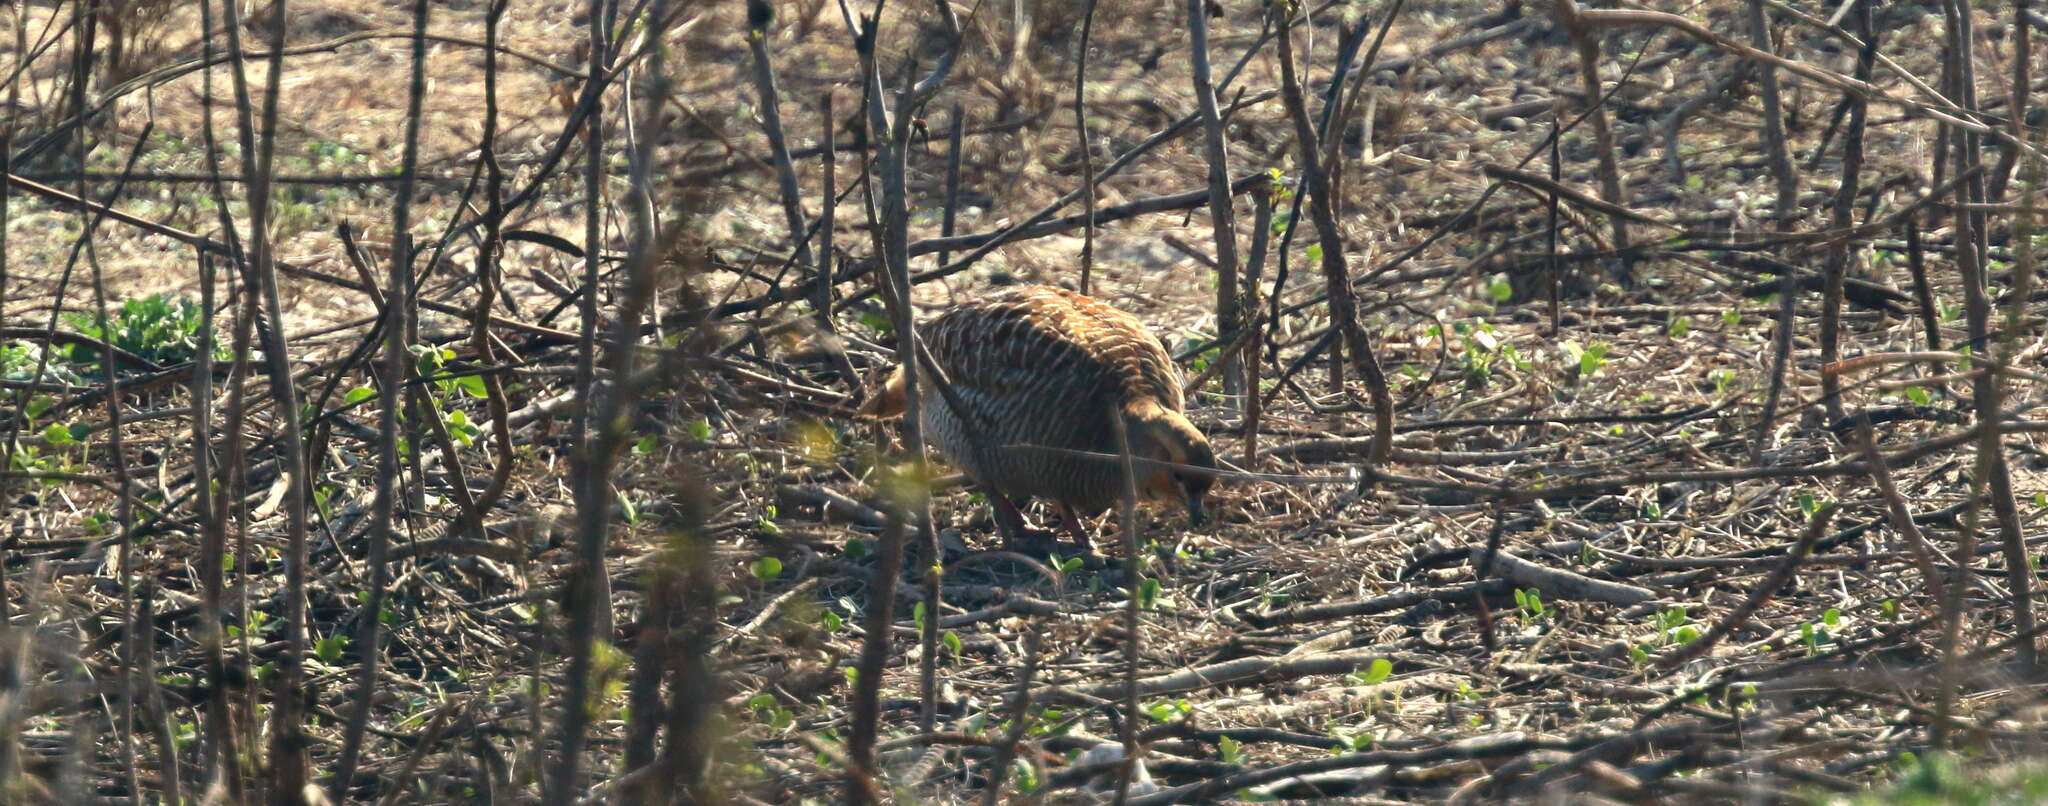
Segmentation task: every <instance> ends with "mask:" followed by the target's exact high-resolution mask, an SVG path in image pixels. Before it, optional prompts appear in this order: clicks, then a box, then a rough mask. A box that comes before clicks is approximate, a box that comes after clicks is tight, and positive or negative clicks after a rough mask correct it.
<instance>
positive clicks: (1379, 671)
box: [1358, 658, 1394, 686]
mask: <svg viewBox="0 0 2048 806" xmlns="http://www.w3.org/2000/svg"><path fill="white" fill-rule="evenodd" d="M1393 673H1394V662H1393V661H1390V660H1387V659H1386V658H1373V659H1372V663H1371V664H1368V665H1367V666H1366V667H1365V673H1364V674H1362V675H1359V677H1358V682H1360V683H1362V684H1365V685H1368V686H1370V685H1375V684H1378V683H1380V682H1383V681H1385V680H1386V679H1387V678H1388V677H1389V676H1391V675H1392V674H1393Z"/></svg>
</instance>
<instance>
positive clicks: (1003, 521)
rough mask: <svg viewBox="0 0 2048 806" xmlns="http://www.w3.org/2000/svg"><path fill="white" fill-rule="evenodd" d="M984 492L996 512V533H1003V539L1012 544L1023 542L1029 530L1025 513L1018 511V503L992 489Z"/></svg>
mask: <svg viewBox="0 0 2048 806" xmlns="http://www.w3.org/2000/svg"><path fill="white" fill-rule="evenodd" d="M982 490H983V491H985V492H986V493H987V494H988V503H989V506H990V507H991V508H993V509H994V510H995V516H996V531H999V532H1002V533H1003V539H1004V540H1006V541H1009V542H1011V543H1020V542H1021V541H1023V539H1024V533H1025V532H1026V531H1029V530H1028V529H1026V528H1025V526H1024V513H1023V512H1020V511H1018V509H1017V503H1016V502H1015V501H1011V500H1010V497H1009V496H1007V495H1004V494H1002V493H999V492H996V491H995V489H994V488H992V487H983V488H982Z"/></svg>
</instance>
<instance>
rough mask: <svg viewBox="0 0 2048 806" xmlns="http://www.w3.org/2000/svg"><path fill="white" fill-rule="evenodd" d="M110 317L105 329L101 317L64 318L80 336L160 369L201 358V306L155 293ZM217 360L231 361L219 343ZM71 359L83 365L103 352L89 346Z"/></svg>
mask: <svg viewBox="0 0 2048 806" xmlns="http://www.w3.org/2000/svg"><path fill="white" fill-rule="evenodd" d="M107 317H108V318H107V322H106V327H105V328H104V329H103V328H102V327H101V326H100V321H99V317H98V316H97V315H93V314H85V313H66V314H64V317H63V318H64V321H65V323H66V324H68V325H69V326H70V327H71V329H73V330H75V331H77V332H78V333H79V334H80V335H82V336H86V337H88V338H91V339H94V340H97V341H104V342H107V343H109V344H112V345H113V346H114V348H115V349H117V350H121V351H123V352H127V353H129V354H131V355H134V356H135V357H137V358H140V359H142V360H144V361H148V362H150V363H152V364H156V365H158V366H165V365H170V364H182V363H184V362H187V361H191V360H192V359H194V358H196V357H198V355H199V325H200V321H201V319H202V318H203V317H202V316H201V311H200V310H199V303H196V302H193V301H191V300H188V299H173V298H170V297H166V296H164V295H162V294H151V295H149V296H146V297H136V298H133V299H130V300H128V301H126V302H123V303H121V307H120V308H118V309H115V310H113V311H109V312H108V314H107ZM214 357H215V358H216V359H217V360H225V359H227V358H228V353H227V351H226V350H224V349H222V348H221V347H220V345H219V344H218V343H217V342H216V344H215V345H214ZM70 358H71V360H72V361H74V362H75V363H78V364H83V365H92V364H98V363H99V361H100V357H99V351H98V350H96V349H94V348H92V347H90V346H87V345H78V346H76V347H74V348H72V349H71V351H70Z"/></svg>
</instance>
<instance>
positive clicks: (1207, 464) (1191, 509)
mask: <svg viewBox="0 0 2048 806" xmlns="http://www.w3.org/2000/svg"><path fill="white" fill-rule="evenodd" d="M1124 421H1125V422H1126V423H1128V424H1129V427H1130V441H1131V456H1132V457H1133V458H1137V459H1150V460H1152V461H1154V462H1170V463H1173V464H1176V465H1188V466H1191V467H1199V468H1211V469H1213V468H1215V467H1216V452H1215V450H1213V449H1211V448H1210V447H1209V438H1208V437H1205V436H1202V432H1201V431H1200V430H1199V429H1196V428H1195V424H1194V423H1191V422H1188V418H1187V416H1186V415H1183V414H1181V413H1180V412H1177V411H1174V410H1172V409H1169V408H1166V407H1164V406H1161V405H1159V404H1158V403H1157V402H1156V401H1151V400H1147V401H1144V402H1142V403H1139V404H1134V405H1131V406H1128V407H1126V409H1125V419H1124ZM1137 472H1138V479H1137V482H1138V496H1139V497H1140V498H1142V499H1144V500H1147V501H1154V502H1158V503H1160V504H1165V505H1170V506H1172V505H1178V506H1184V507H1186V508H1187V512H1188V522H1189V523H1190V524H1191V525H1194V526H1200V525H1202V498H1203V496H1206V495H1208V493H1209V488H1210V487H1211V486H1213V485H1214V484H1215V483H1216V479H1215V477H1214V476H1210V475H1208V474H1206V473H1190V472H1186V471H1181V470H1176V469H1174V468H1170V467H1156V466H1151V467H1148V466H1145V465H1140V466H1138V468H1137Z"/></svg>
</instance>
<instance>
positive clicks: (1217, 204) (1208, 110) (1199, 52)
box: [1086, 0, 1287, 372]
mask: <svg viewBox="0 0 2048 806" xmlns="http://www.w3.org/2000/svg"><path fill="white" fill-rule="evenodd" d="M1093 5H1094V4H1093V2H1092V0H1091V2H1090V8H1093ZM1187 21H1188V47H1189V58H1190V61H1191V64H1192V65H1193V67H1194V69H1193V71H1192V73H1193V80H1194V88H1195V105H1196V107H1197V109H1198V110H1199V111H1200V112H1201V118H1202V158H1203V160H1204V161H1205V162H1206V163H1207V164H1208V176H1209V226H1210V228H1211V229H1212V230H1213V233H1212V234H1213V235H1214V238H1215V241H1216V329H1217V331H1218V332H1221V331H1223V330H1224V329H1227V328H1229V327H1230V325H1231V324H1232V323H1235V322H1237V321H1238V319H1239V316H1238V312H1237V304H1238V291H1237V283H1238V276H1237V271H1238V256H1237V216H1236V213H1235V212H1234V211H1233V210H1232V207H1231V201H1232V199H1231V193H1230V184H1231V183H1230V154H1229V152H1228V151H1227V150H1226V149H1225V147H1224V142H1223V115H1222V113H1220V112H1219V111H1217V108H1216V88H1215V87H1214V86H1213V85H1212V84H1211V81H1210V75H1209V10H1208V4H1207V3H1206V2H1205V0H1188V2H1187ZM1280 40H1281V43H1282V46H1283V47H1284V46H1285V43H1286V41H1287V31H1286V30H1285V29H1284V28H1283V29H1282V31H1281V34H1280ZM1091 178H1092V177H1091ZM1088 188H1089V190H1090V192H1091V193H1092V192H1093V188H1094V185H1093V184H1092V183H1090V184H1089V185H1088ZM1089 211H1090V212H1091V213H1092V212H1093V211H1094V207H1093V206H1092V205H1091V206H1090V207H1089ZM1086 220H1087V221H1088V222H1089V226H1090V227H1093V226H1094V223H1093V222H1094V218H1093V216H1092V215H1091V216H1090V217H1089V218H1088V219H1086ZM1223 360H1226V361H1228V360H1230V359H1223ZM1225 372H1230V370H1229V369H1227V368H1226V369H1225Z"/></svg>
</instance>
